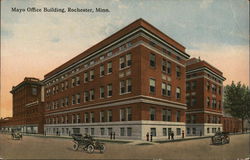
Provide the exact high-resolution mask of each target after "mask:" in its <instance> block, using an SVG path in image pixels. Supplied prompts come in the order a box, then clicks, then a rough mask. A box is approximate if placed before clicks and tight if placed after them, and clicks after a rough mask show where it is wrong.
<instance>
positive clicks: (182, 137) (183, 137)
mask: <svg viewBox="0 0 250 160" xmlns="http://www.w3.org/2000/svg"><path fill="white" fill-rule="evenodd" d="M182 138H184V130H182Z"/></svg>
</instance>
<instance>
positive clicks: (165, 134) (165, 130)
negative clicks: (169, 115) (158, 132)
mask: <svg viewBox="0 0 250 160" xmlns="http://www.w3.org/2000/svg"><path fill="white" fill-rule="evenodd" d="M162 132H163V136H167V128H163V129H162Z"/></svg>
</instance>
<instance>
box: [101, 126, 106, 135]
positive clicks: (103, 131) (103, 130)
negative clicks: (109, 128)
mask: <svg viewBox="0 0 250 160" xmlns="http://www.w3.org/2000/svg"><path fill="white" fill-rule="evenodd" d="M101 135H102V136H103V135H105V128H101Z"/></svg>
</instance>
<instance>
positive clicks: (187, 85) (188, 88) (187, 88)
mask: <svg viewBox="0 0 250 160" xmlns="http://www.w3.org/2000/svg"><path fill="white" fill-rule="evenodd" d="M186 90H187V91H189V90H190V82H187V83H186Z"/></svg>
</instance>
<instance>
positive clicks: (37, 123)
mask: <svg viewBox="0 0 250 160" xmlns="http://www.w3.org/2000/svg"><path fill="white" fill-rule="evenodd" d="M43 91H44V90H43V84H42V82H41V81H40V80H39V79H37V78H31V77H26V78H24V80H23V81H22V82H21V83H20V84H18V85H17V86H13V87H12V90H11V93H12V97H13V100H12V102H13V104H12V106H13V107H12V109H13V117H11V118H6V119H2V120H1V121H0V122H1V126H0V127H1V130H2V131H11V130H13V129H14V130H19V131H21V132H26V133H43V131H44V93H43Z"/></svg>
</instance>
